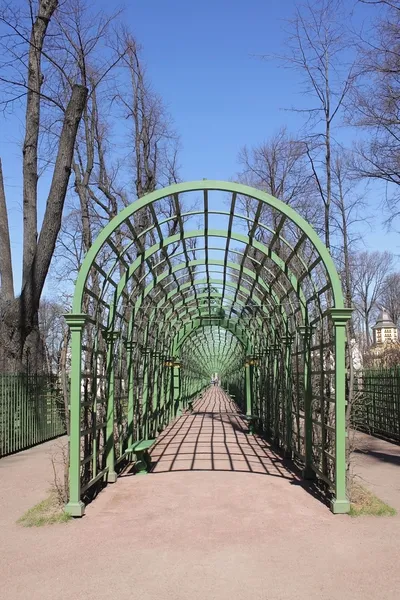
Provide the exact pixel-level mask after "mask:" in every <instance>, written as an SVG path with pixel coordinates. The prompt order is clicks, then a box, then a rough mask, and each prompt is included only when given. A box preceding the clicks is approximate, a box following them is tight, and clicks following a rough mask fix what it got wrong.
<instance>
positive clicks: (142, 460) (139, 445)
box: [125, 440, 156, 475]
mask: <svg viewBox="0 0 400 600" xmlns="http://www.w3.org/2000/svg"><path fill="white" fill-rule="evenodd" d="M155 441H156V440H138V441H137V442H134V443H133V444H131V445H130V446H129V447H128V448H127V449H126V450H125V454H132V453H135V454H136V463H135V469H136V474H137V475H146V474H147V473H148V472H149V470H150V467H151V460H150V456H149V448H151V446H152V445H153V444H154V442H155Z"/></svg>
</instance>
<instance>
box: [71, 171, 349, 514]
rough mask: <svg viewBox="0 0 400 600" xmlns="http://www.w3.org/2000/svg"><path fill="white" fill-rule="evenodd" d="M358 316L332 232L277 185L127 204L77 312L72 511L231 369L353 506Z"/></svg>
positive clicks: (229, 387) (292, 445)
mask: <svg viewBox="0 0 400 600" xmlns="http://www.w3.org/2000/svg"><path fill="white" fill-rule="evenodd" d="M350 316H351V310H350V309H348V308H345V307H344V303H343V294H342V290H341V284H340V279H339V276H338V274H337V271H336V268H335V266H334V264H333V261H332V259H331V257H330V254H329V252H328V251H327V249H326V247H325V246H324V244H323V243H322V241H321V240H320V239H319V237H318V235H317V234H316V232H315V231H314V230H313V229H312V227H311V226H310V225H309V224H308V223H307V222H306V221H305V220H304V219H303V218H302V217H300V216H299V215H298V214H297V213H296V212H295V211H294V210H293V209H291V208H290V207H289V206H288V205H286V204H285V203H283V202H281V201H280V200H277V199H276V198H274V197H272V196H270V195H268V194H266V193H264V192H260V191H258V190H255V189H253V188H250V187H247V186H244V185H239V184H236V183H229V182H220V181H209V180H203V181H198V182H192V183H182V184H176V185H172V186H170V187H168V188H164V189H162V190H157V191H155V192H153V193H151V194H149V195H147V196H145V197H143V198H142V199H140V200H138V201H136V202H135V203H133V204H131V205H130V206H128V207H127V208H125V209H124V210H122V211H121V212H120V214H119V215H117V216H116V217H115V218H114V219H113V220H112V221H111V222H110V223H109V224H108V225H107V226H106V227H105V228H104V229H103V230H102V231H101V233H100V234H99V236H98V238H97V240H96V241H95V243H94V244H93V246H92V247H91V249H90V250H89V252H88V254H87V256H86V257H85V260H84V262H83V265H82V267H81V270H80V273H79V276H78V280H77V283H76V289H75V295H74V301H73V312H72V314H70V315H67V317H66V319H67V322H68V324H69V326H70V329H71V380H70V432H69V434H70V436H69V439H70V497H69V502H68V504H67V506H66V510H67V511H68V512H69V513H71V514H72V515H74V516H81V515H82V514H83V512H84V507H85V503H86V502H87V500H88V499H90V497H91V496H93V495H94V493H95V490H96V489H98V485H101V484H103V483H104V482H115V481H116V479H117V476H118V475H117V474H118V472H119V469H120V467H121V466H122V465H123V464H124V463H125V462H126V461H127V460H130V459H131V458H132V457H133V456H134V455H135V454H136V458H137V459H138V454H139V450H140V449H141V448H144V447H146V445H147V446H148V445H150V444H151V443H152V441H153V440H155V439H156V438H157V436H158V435H159V433H160V432H161V431H163V430H164V429H165V427H166V426H167V425H168V424H169V423H170V422H171V421H172V420H174V419H175V418H176V417H178V416H179V415H181V414H182V412H183V411H185V410H187V409H188V407H189V408H190V407H191V405H192V403H193V401H194V400H195V399H196V397H197V396H198V395H199V393H200V392H201V391H202V390H203V389H204V388H205V387H207V386H209V385H210V381H211V378H212V377H213V376H214V375H217V377H218V379H219V381H220V383H221V385H222V387H223V388H224V389H225V390H226V391H227V392H228V393H229V394H230V395H231V396H232V397H233V398H234V399H235V401H236V403H237V404H238V406H239V407H240V408H241V410H242V411H243V412H244V413H246V414H247V415H248V416H249V417H251V419H252V420H254V422H256V424H257V431H258V433H260V434H261V435H263V436H265V437H266V438H267V439H270V440H271V442H273V443H274V444H275V445H276V446H278V447H279V448H281V449H282V452H284V453H285V456H287V457H295V458H296V459H297V460H298V461H301V462H302V463H303V466H304V470H303V475H304V477H305V478H307V479H312V478H318V479H319V480H320V481H321V482H323V483H324V485H325V486H326V487H327V488H329V489H330V491H331V493H332V502H331V507H332V510H333V512H335V513H345V512H348V510H349V502H348V500H347V496H346V452H345V450H346V430H345V424H346V423H345V336H346V322H347V321H348V319H349V318H350ZM136 450H137V451H138V452H136ZM138 460H139V459H138ZM139 462H140V460H139Z"/></svg>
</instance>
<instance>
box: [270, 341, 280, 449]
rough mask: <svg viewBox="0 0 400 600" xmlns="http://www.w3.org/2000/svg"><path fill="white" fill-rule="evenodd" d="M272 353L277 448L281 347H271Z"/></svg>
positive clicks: (276, 443)
mask: <svg viewBox="0 0 400 600" xmlns="http://www.w3.org/2000/svg"><path fill="white" fill-rule="evenodd" d="M271 352H272V354H273V379H272V381H273V391H272V397H273V399H274V405H273V406H274V413H273V414H274V432H273V433H274V436H273V440H274V444H275V445H276V446H278V445H279V385H278V383H279V377H278V370H279V353H280V347H279V346H278V344H273V346H271Z"/></svg>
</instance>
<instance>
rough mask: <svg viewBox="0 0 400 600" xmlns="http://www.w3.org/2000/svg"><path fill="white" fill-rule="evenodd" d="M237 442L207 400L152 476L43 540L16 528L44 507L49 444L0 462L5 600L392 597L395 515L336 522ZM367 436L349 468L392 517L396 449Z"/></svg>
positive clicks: (285, 469)
mask: <svg viewBox="0 0 400 600" xmlns="http://www.w3.org/2000/svg"><path fill="white" fill-rule="evenodd" d="M246 431H247V430H246V428H245V427H244V425H243V423H242V421H241V420H240V418H239V417H238V416H237V414H236V413H235V411H234V407H233V406H232V405H231V404H230V402H229V399H228V398H227V396H226V395H224V394H223V393H222V392H221V391H220V390H219V389H218V388H216V389H212V390H210V391H209V392H207V394H206V395H205V397H204V399H203V400H201V401H199V402H198V403H197V404H196V406H195V412H194V413H193V414H192V415H184V416H182V417H181V418H179V419H178V420H177V421H175V423H173V424H172V426H170V427H169V428H168V430H166V432H165V433H164V434H163V435H162V436H161V437H160V438H159V441H158V444H157V445H156V447H155V449H154V451H153V453H152V459H153V461H154V463H155V464H154V470H153V473H151V474H149V475H146V476H135V475H133V474H132V473H130V472H129V471H128V472H127V473H126V474H125V475H123V476H121V477H120V478H119V479H118V481H117V483H115V484H114V485H109V486H108V487H107V488H106V489H105V490H104V491H103V492H102V493H101V494H100V495H99V497H98V498H97V499H96V501H95V502H93V503H92V504H91V505H90V506H88V507H87V511H86V515H85V516H84V517H83V518H82V519H80V520H74V521H71V522H69V523H66V524H60V525H52V526H48V527H44V528H40V529H25V528H22V527H21V526H19V525H17V524H16V523H15V521H16V519H17V518H18V517H19V516H20V515H21V514H22V513H23V512H24V511H25V510H26V509H28V508H30V507H31V506H32V505H33V504H35V503H36V502H38V501H40V500H41V499H43V498H44V497H45V495H46V489H47V488H48V487H49V485H50V482H51V480H52V467H51V461H50V455H51V453H52V452H53V451H54V447H55V446H56V445H57V443H58V442H50V443H47V444H43V445H41V446H39V447H36V448H33V449H31V450H28V451H25V452H21V453H19V454H17V455H14V456H10V457H7V458H4V459H2V460H1V461H0V478H1V479H0V480H1V488H0V525H1V536H0V581H1V587H0V590H1V591H0V597H1V599H2V600H3V599H4V600H22V599H23V600H26V598H29V599H30V600H50V599H51V600H66V599H68V600H70V599H71V598H74V600H81V599H82V600H83V599H85V600H95V599H96V600H105V599H107V600H109V599H110V598H112V597H118V600H125V599H126V600H128V599H129V600H136V599H140V600H153V599H161V600H164V599H165V600H169V599H171V600H197V599H199V600H200V599H201V600H227V599H229V600H248V599H249V598H251V599H252V600H289V599H290V600H293V599H295V598H296V599H297V598H298V599H300V600H303V599H304V600H305V599H307V600H308V599H318V600H336V599H337V600H339V599H340V600H342V599H343V598H344V597H346V598H349V599H350V600H378V599H379V600H394V599H397V598H398V597H399V589H400V569H399V557H400V550H399V548H400V516H396V517H391V518H389V517H387V518H374V517H360V518H357V519H354V518H353V519H352V518H350V517H347V516H340V515H336V516H334V515H332V514H331V513H330V511H329V509H328V508H327V507H326V506H325V505H324V504H323V503H321V502H320V501H319V500H318V499H317V498H315V497H314V496H313V495H312V494H311V493H309V491H308V490H307V489H306V488H305V487H304V486H303V485H302V482H301V480H300V479H299V478H298V476H297V474H296V473H295V472H293V471H292V470H291V468H290V465H289V464H286V463H284V462H283V461H282V460H281V458H280V457H279V456H278V455H276V454H275V453H274V451H273V450H272V449H271V448H270V447H269V446H268V444H266V443H265V442H264V441H263V440H261V439H260V438H258V437H257V436H254V437H252V436H249V435H247V434H246ZM361 437H363V436H361ZM365 438H366V439H365V440H364V443H365V444H367V443H368V444H369V452H368V454H365V453H362V452H359V453H358V454H357V458H356V466H355V469H356V470H357V471H358V472H359V473H360V475H361V476H362V477H363V478H364V480H365V481H368V484H369V486H370V487H371V488H373V491H375V492H376V493H378V495H380V496H381V497H382V499H384V500H386V501H387V502H389V503H390V504H391V505H392V506H395V507H396V508H398V509H400V501H399V484H400V472H399V462H400V451H399V448H398V447H397V446H393V445H391V444H387V443H386V442H381V441H380V440H371V438H368V436H365ZM382 455H388V456H390V457H392V458H388V456H385V457H383V456H382Z"/></svg>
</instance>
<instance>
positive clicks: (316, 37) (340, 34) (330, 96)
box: [278, 0, 354, 249]
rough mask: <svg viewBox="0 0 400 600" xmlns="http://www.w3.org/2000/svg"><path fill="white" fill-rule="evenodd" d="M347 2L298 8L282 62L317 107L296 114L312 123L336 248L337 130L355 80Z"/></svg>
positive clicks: (327, 233)
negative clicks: (334, 180) (334, 174)
mask: <svg viewBox="0 0 400 600" xmlns="http://www.w3.org/2000/svg"><path fill="white" fill-rule="evenodd" d="M345 8H346V7H345V3H344V2H343V1H342V0H315V1H313V2H311V1H308V2H306V3H304V4H301V5H300V4H299V5H296V7H295V16H294V18H293V19H291V20H290V21H289V34H288V40H287V42H288V51H287V53H286V54H285V55H284V56H280V57H278V58H279V60H280V62H281V63H283V64H284V66H287V67H289V68H292V69H295V70H296V71H297V72H299V73H300V75H301V76H302V81H303V92H304V94H305V96H306V97H307V99H310V100H311V99H312V105H311V106H306V107H305V108H293V109H292V110H294V111H296V112H298V113H300V114H304V116H305V117H306V133H305V136H304V143H305V145H306V153H307V156H308V159H309V161H310V166H311V170H312V173H313V176H314V178H315V183H316V186H317V189H318V193H319V196H320V199H321V202H322V205H323V208H324V224H323V229H324V239H325V244H326V246H327V248H328V249H330V247H331V206H332V169H333V165H332V160H333V159H332V148H333V145H334V140H333V137H332V128H333V126H334V123H335V121H337V120H338V119H339V118H340V116H341V112H342V109H343V104H344V100H345V98H346V96H347V94H348V93H349V90H350V89H351V86H352V84H353V80H354V69H353V65H352V64H348V52H349V40H348V36H347V35H346V31H347V17H348V15H347V11H346V10H345Z"/></svg>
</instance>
